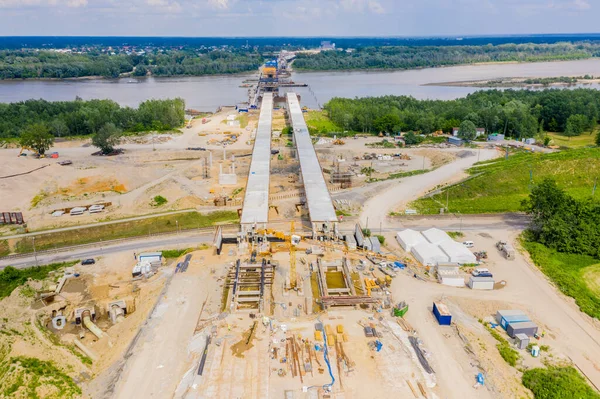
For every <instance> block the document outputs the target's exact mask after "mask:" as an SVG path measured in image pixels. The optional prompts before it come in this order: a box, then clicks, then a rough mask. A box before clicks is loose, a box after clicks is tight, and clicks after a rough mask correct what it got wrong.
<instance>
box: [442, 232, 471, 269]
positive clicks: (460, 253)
mask: <svg viewBox="0 0 600 399" xmlns="http://www.w3.org/2000/svg"><path fill="white" fill-rule="evenodd" d="M444 234H445V233H444ZM439 246H440V249H441V250H442V251H444V253H445V254H446V255H447V256H448V259H450V262H455V263H461V264H465V263H476V262H477V258H476V257H475V255H474V254H473V252H471V251H469V250H468V249H467V247H465V246H464V245H463V244H461V243H459V242H456V241H443V242H441V243H440V244H439Z"/></svg>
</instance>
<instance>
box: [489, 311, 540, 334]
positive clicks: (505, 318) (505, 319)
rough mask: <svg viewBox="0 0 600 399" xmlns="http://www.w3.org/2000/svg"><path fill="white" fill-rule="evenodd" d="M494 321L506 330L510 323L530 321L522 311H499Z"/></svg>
mask: <svg viewBox="0 0 600 399" xmlns="http://www.w3.org/2000/svg"><path fill="white" fill-rule="evenodd" d="M496 321H497V322H498V324H500V325H501V326H502V328H504V329H505V330H506V328H507V327H508V325H509V324H510V323H520V322H523V321H531V319H530V318H529V316H527V315H526V314H525V312H523V311H522V310H499V311H497V312H496Z"/></svg>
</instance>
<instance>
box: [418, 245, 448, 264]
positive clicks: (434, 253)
mask: <svg viewBox="0 0 600 399" xmlns="http://www.w3.org/2000/svg"><path fill="white" fill-rule="evenodd" d="M411 253H412V254H413V256H414V257H415V258H416V259H417V260H418V261H419V262H421V264H423V265H424V266H435V265H437V264H438V263H445V262H448V256H446V254H444V252H442V250H441V249H440V248H439V247H438V246H437V245H435V244H431V243H429V242H422V243H420V244H417V245H415V246H414V247H413V248H412V250H411Z"/></svg>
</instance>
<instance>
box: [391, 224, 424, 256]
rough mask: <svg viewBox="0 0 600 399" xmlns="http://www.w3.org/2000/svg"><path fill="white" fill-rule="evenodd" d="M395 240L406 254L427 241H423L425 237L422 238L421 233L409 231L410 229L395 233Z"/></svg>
mask: <svg viewBox="0 0 600 399" xmlns="http://www.w3.org/2000/svg"><path fill="white" fill-rule="evenodd" d="M396 240H397V241H398V244H400V246H401V247H402V248H404V250H405V251H406V252H410V251H411V250H412V249H413V247H414V246H415V245H417V244H420V243H422V242H426V241H427V240H425V237H423V235H422V234H421V233H419V232H418V231H414V230H411V229H406V230H402V231H399V232H397V233H396Z"/></svg>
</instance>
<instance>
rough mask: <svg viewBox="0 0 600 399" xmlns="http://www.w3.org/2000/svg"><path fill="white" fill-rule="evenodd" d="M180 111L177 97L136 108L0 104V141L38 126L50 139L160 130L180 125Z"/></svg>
mask: <svg viewBox="0 0 600 399" xmlns="http://www.w3.org/2000/svg"><path fill="white" fill-rule="evenodd" d="M184 110H185V103H184V101H183V100H182V99H180V98H176V99H172V100H148V101H144V102H142V103H141V104H140V105H139V107H138V108H130V107H121V106H120V105H119V104H117V103H116V102H114V101H111V100H91V101H82V100H75V101H57V102H49V101H45V100H27V101H23V102H18V103H10V104H1V103H0V138H17V137H20V136H21V134H22V133H23V132H24V131H26V130H27V129H28V128H29V127H31V126H39V125H43V126H44V128H47V130H48V131H49V133H50V134H51V135H52V136H54V137H65V136H83V135H91V134H94V133H97V132H98V131H99V130H100V129H101V128H102V127H103V126H105V125H107V124H111V125H114V126H115V127H116V128H118V129H120V130H122V131H125V132H142V131H149V130H157V131H161V130H162V131H164V130H170V129H173V128H178V127H181V126H182V125H183V123H184V122H185V111H184Z"/></svg>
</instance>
